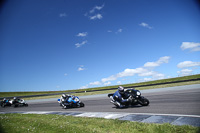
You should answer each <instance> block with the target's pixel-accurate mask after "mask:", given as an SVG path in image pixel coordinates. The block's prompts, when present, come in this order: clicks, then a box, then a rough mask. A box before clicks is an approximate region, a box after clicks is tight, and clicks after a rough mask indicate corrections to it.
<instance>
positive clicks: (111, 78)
mask: <svg viewBox="0 0 200 133" xmlns="http://www.w3.org/2000/svg"><path fill="white" fill-rule="evenodd" d="M116 79H117V77H116V76H115V75H112V76H110V77H108V78H103V79H101V81H102V82H103V83H104V82H107V81H113V80H116Z"/></svg>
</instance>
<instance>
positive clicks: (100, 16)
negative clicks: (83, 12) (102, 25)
mask: <svg viewBox="0 0 200 133" xmlns="http://www.w3.org/2000/svg"><path fill="white" fill-rule="evenodd" d="M89 18H90V20H96V19H102V18H103V16H102V15H101V14H100V13H98V14H96V15H94V16H89Z"/></svg>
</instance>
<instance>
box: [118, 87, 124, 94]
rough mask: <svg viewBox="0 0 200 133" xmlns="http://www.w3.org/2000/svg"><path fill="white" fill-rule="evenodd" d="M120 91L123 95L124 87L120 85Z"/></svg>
mask: <svg viewBox="0 0 200 133" xmlns="http://www.w3.org/2000/svg"><path fill="white" fill-rule="evenodd" d="M118 91H119V93H120V94H122V95H123V94H124V87H122V86H119V87H118Z"/></svg>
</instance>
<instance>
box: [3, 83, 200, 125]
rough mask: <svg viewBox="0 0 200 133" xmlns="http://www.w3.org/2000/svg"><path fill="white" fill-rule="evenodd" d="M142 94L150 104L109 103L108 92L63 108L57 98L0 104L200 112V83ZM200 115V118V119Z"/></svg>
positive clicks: (48, 108) (48, 109)
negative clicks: (123, 104) (21, 103)
mask: <svg viewBox="0 0 200 133" xmlns="http://www.w3.org/2000/svg"><path fill="white" fill-rule="evenodd" d="M141 92H142V95H143V96H145V97H146V98H148V99H149V101H150V105H149V106H134V107H130V108H124V109H118V108H115V106H114V105H113V104H111V103H110V99H109V98H108V97H107V94H102V95H95V96H82V97H80V99H81V101H83V102H84V103H85V107H83V108H72V109H63V108H62V107H61V106H59V104H58V102H57V100H56V99H48V100H39V101H38V100H30V101H27V102H28V104H29V106H28V107H17V108H14V107H5V108H0V113H3V112H31V111H32V112H34V111H35V112H37V111H38V112H42V111H43V112H85V113H87V112H88V113H89V112H96V113H97V112H101V113H108V112H109V113H129V114H130V113H132V114H161V115H169V116H172V115H182V116H198V117H199V116H200V84H196V85H189V86H179V87H169V88H160V89H151V90H144V91H141ZM199 120H200V119H198V120H197V122H198V123H200V122H199Z"/></svg>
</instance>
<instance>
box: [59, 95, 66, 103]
mask: <svg viewBox="0 0 200 133" xmlns="http://www.w3.org/2000/svg"><path fill="white" fill-rule="evenodd" d="M66 99H67V96H66V95H65V94H62V96H61V97H60V101H61V103H64V102H65V101H66Z"/></svg>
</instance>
